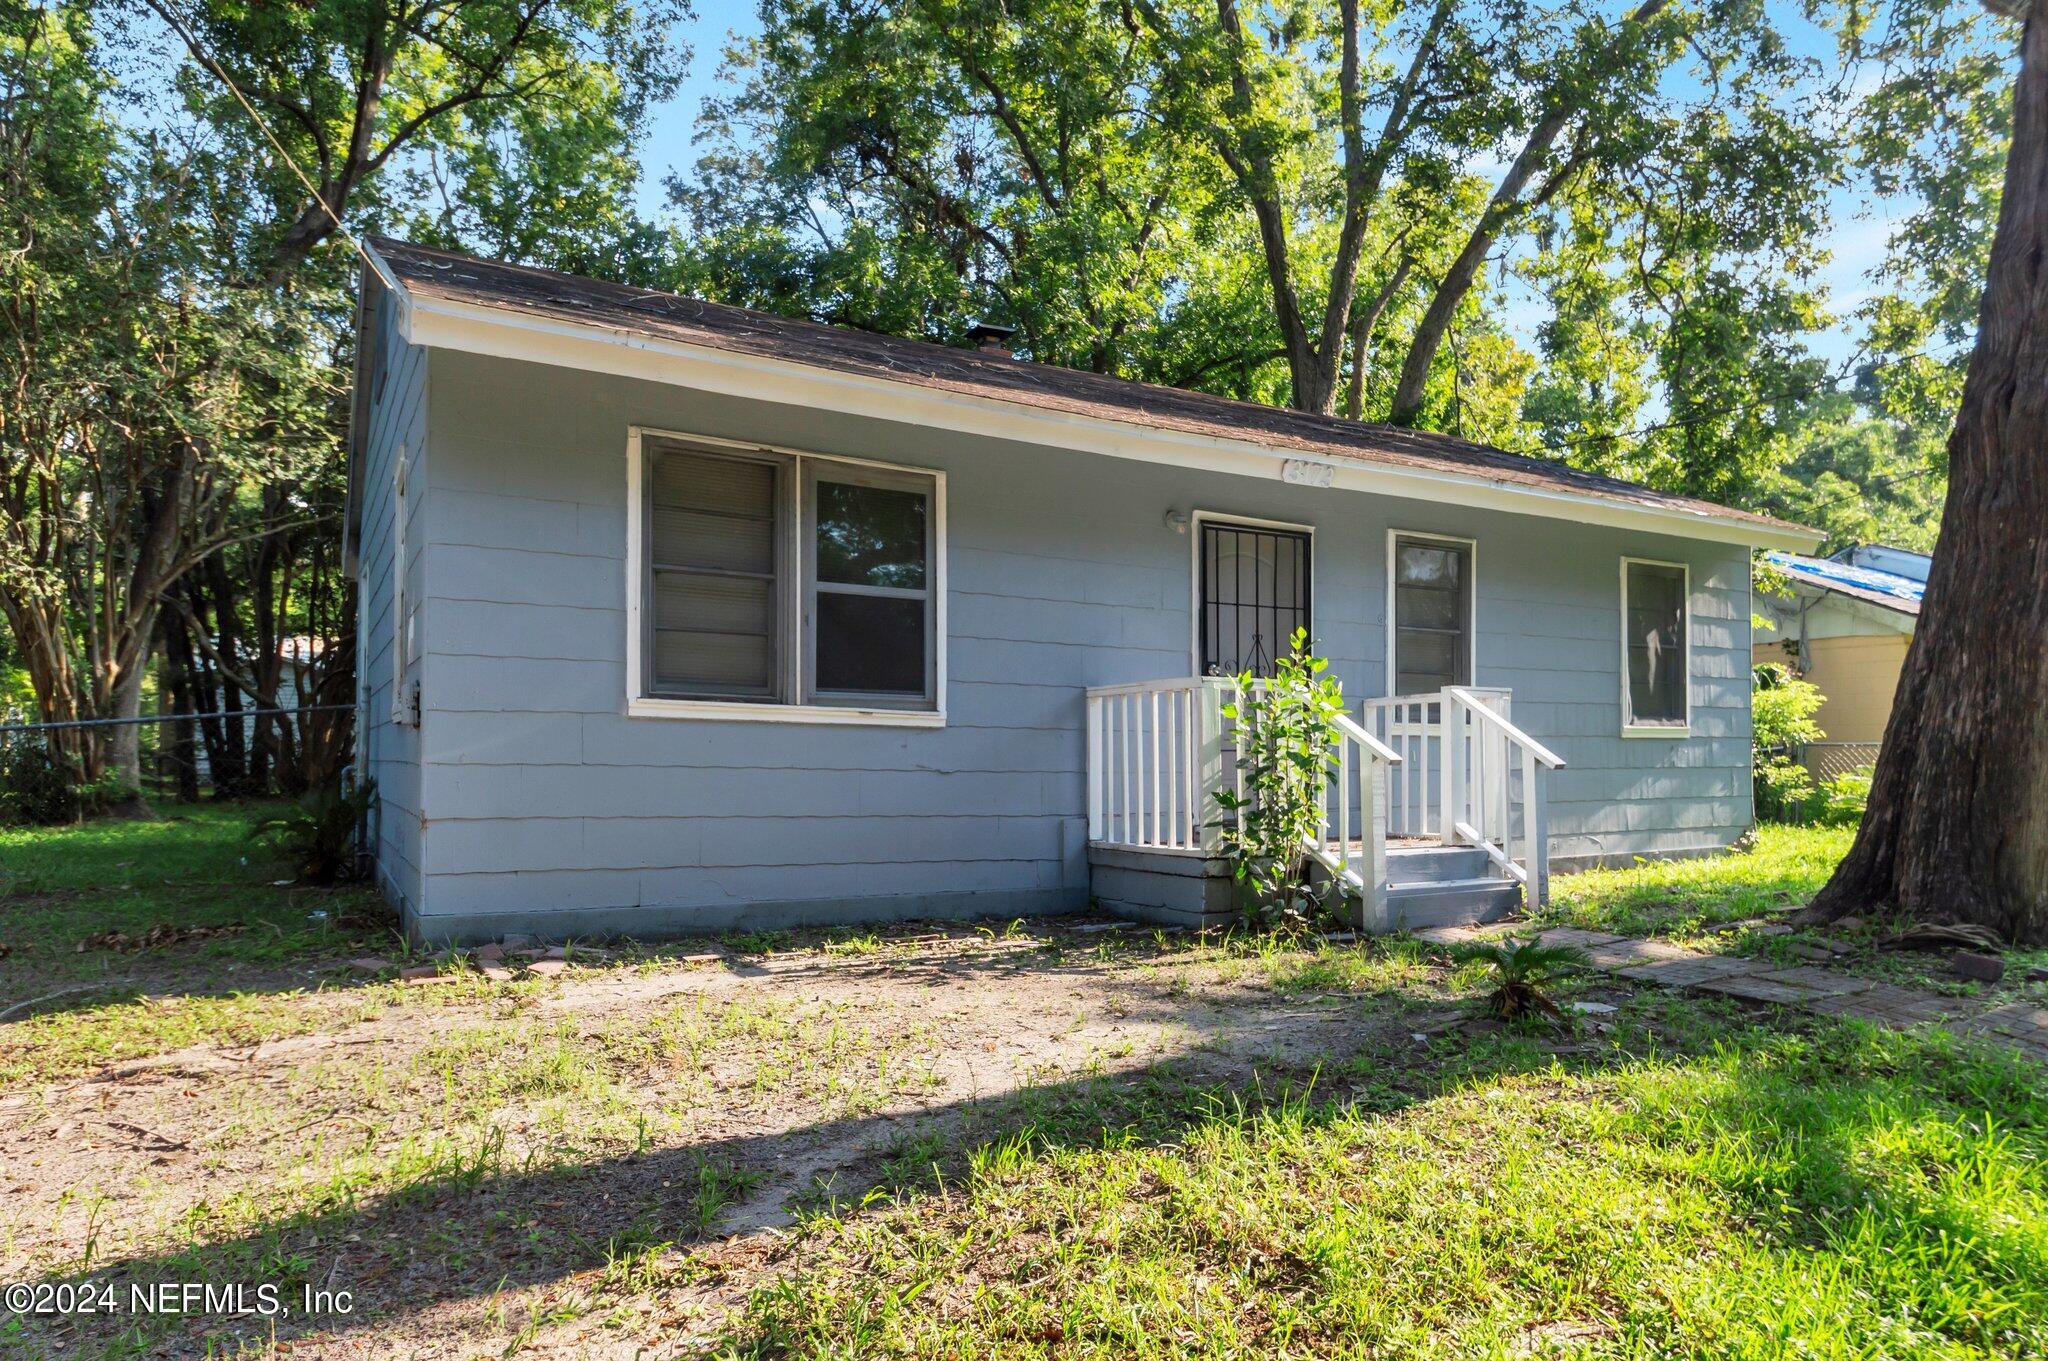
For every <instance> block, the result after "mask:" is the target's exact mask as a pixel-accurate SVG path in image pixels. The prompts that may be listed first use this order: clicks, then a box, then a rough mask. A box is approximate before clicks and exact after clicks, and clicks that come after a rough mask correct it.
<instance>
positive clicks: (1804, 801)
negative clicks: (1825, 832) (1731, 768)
mask: <svg viewBox="0 0 2048 1361" xmlns="http://www.w3.org/2000/svg"><path fill="white" fill-rule="evenodd" d="M1752 773H1753V775H1754V778H1755V781H1756V815H1757V817H1758V818H1759V819H1761V820H1762V821H1764V822H1784V823H1790V824H1792V825H1794V826H1800V825H1803V824H1805V823H1808V822H1811V821H1813V817H1812V809H1813V804H1814V801H1815V798H1816V795H1817V794H1818V792H1819V791H1818V790H1817V789H1816V788H1815V787H1814V783H1813V775H1812V773H1811V772H1810V771H1808V770H1807V768H1806V767H1805V766H1802V765H1800V764H1799V763H1798V762H1796V761H1788V760H1786V759H1785V758H1784V757H1782V756H1780V757H1775V758H1773V759H1771V760H1770V761H1768V762H1760V763H1759V764H1758V765H1757V767H1756V769H1755V771H1754V772H1752Z"/></svg>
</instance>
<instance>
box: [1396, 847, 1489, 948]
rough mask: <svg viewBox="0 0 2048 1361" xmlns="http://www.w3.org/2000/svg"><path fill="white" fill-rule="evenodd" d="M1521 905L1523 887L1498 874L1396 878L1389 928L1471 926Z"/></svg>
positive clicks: (1397, 929)
mask: <svg viewBox="0 0 2048 1361" xmlns="http://www.w3.org/2000/svg"><path fill="white" fill-rule="evenodd" d="M1480 858H1481V859H1482V860H1484V859H1485V857H1484V856H1483V855H1481V857H1480ZM1488 863H1489V867H1490V862H1488ZM1521 905H1522V886H1521V885H1520V884H1517V883H1516V882H1515V881H1514V880H1512V879H1505V878H1501V877H1500V876H1498V875H1491V874H1484V875H1472V876H1469V877H1464V878H1456V879H1448V878H1446V879H1422V880H1407V881H1403V880H1400V879H1395V880H1393V881H1392V882H1390V883H1389V884H1388V885H1387V926H1388V929H1390V930H1395V931H1400V930H1409V931H1419V930H1422V929H1424V928H1427V927H1432V926H1472V925H1476V924H1478V923H1481V922H1491V921H1499V920H1500V919H1501V918H1502V917H1508V916H1512V915H1514V913H1515V912H1516V910H1517V909H1519V908H1520V907H1521Z"/></svg>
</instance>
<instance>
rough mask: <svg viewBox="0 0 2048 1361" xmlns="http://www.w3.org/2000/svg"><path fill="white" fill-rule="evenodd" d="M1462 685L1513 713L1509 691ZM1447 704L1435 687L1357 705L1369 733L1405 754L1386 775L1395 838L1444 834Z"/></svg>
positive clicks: (1493, 706) (1501, 711)
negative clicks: (1445, 705) (1444, 744)
mask: <svg viewBox="0 0 2048 1361" xmlns="http://www.w3.org/2000/svg"><path fill="white" fill-rule="evenodd" d="M1463 688H1464V689H1466V690H1467V691H1469V692H1470V693H1472V694H1474V695H1477V696H1479V697H1481V699H1482V700H1484V702H1485V703H1486V705H1487V706H1488V707H1489V708H1491V709H1492V710H1493V711H1494V712H1495V713H1498V714H1499V715H1500V716H1501V717H1502V718H1510V717H1512V716H1513V705H1514V696H1513V694H1512V693H1511V692H1510V691H1507V690H1502V689H1488V688H1482V687H1479V686H1465V687H1463ZM1443 707H1444V697H1443V695H1442V693H1440V692H1438V691H1434V690H1432V691H1430V692H1429V693H1428V694H1420V695H1388V696H1386V697H1385V698H1382V699H1368V700H1366V701H1364V702H1363V703H1362V704H1361V705H1360V706H1359V717H1360V718H1361V719H1362V720H1363V724H1364V727H1365V729H1366V731H1367V732H1370V733H1371V734H1372V735H1373V736H1375V737H1377V738H1379V739H1380V740H1381V741H1382V742H1385V743H1386V744H1387V745H1388V746H1389V747H1391V748H1393V749H1394V751H1396V752H1397V753H1399V754H1400V756H1401V758H1402V761H1401V764H1400V766H1398V767H1396V768H1395V769H1394V770H1393V771H1392V772H1391V773H1390V774H1389V776H1388V779H1387V831H1388V833H1389V834H1390V835H1392V836H1407V837H1440V836H1442V835H1443V774H1444V754H1443V737H1444V723H1443Z"/></svg>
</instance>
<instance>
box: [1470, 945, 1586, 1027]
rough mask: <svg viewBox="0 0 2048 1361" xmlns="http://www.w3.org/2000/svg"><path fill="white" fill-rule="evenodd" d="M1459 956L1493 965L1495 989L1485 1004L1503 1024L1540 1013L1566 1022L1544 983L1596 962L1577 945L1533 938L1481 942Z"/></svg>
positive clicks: (1488, 1012) (1551, 981)
mask: <svg viewBox="0 0 2048 1361" xmlns="http://www.w3.org/2000/svg"><path fill="white" fill-rule="evenodd" d="M1458 954H1459V958H1461V959H1467V960H1478V961H1480V962H1482V963H1485V964H1490V965H1492V966H1493V975H1494V979H1493V981H1494V989H1493V991H1492V992H1490V993H1488V994H1487V995H1486V999H1485V1001H1484V1002H1483V1003H1482V1005H1483V1006H1484V1007H1485V1008H1486V1013H1487V1015H1489V1016H1492V1017H1494V1018H1496V1019H1497V1020H1502V1021H1519V1020H1523V1019H1525V1018H1527V1017H1530V1016H1535V1015H1537V1014H1538V1013H1541V1014H1542V1015H1545V1016H1548V1017H1550V1018H1551V1019H1552V1020H1555V1021H1561V1020H1563V1019H1564V1013H1563V1012H1562V1011H1560V1010H1558V1007H1557V1003H1555V1002H1553V1001H1551V1000H1550V997H1549V996H1548V995H1547V994H1546V993H1545V992H1544V991H1543V986H1544V984H1546V983H1553V982H1555V981H1556V980H1557V979H1559V978H1562V977H1563V976H1564V975H1566V974H1568V973H1571V972H1572V971H1573V970H1575V969H1583V968H1585V967H1586V966H1587V965H1588V964H1591V963H1592V962H1593V959H1592V956H1590V955H1588V954H1587V953H1586V952H1585V951H1584V950H1582V949H1580V948H1579V947H1578V946H1576V945H1545V944H1543V942H1542V940H1541V939H1540V938H1538V937H1536V936H1533V935H1531V936H1523V937H1514V936H1509V937H1505V938H1503V939H1501V940H1497V941H1480V942H1478V943H1476V944H1472V945H1467V946H1465V947H1464V948H1463V949H1462V950H1460V951H1459V952H1458Z"/></svg>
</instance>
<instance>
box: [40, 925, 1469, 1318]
mask: <svg viewBox="0 0 2048 1361" xmlns="http://www.w3.org/2000/svg"><path fill="white" fill-rule="evenodd" d="M738 944H739V948H730V947H723V946H721V947H707V946H705V945H701V944H700V945H697V946H693V947H686V948H683V949H680V950H677V951H670V952H667V953H665V954H662V955H656V956H653V957H648V958H623V957H614V956H590V955H584V956H581V957H580V958H581V960H582V962H581V963H577V962H574V961H576V960H577V959H578V958H579V957H578V956H576V955H575V953H574V952H573V951H572V954H571V959H572V963H571V965H570V967H568V968H567V969H566V970H565V971H563V972H561V973H560V974H559V975H558V976H555V977H550V978H535V977H531V976H526V975H522V976H520V977H518V978H516V979H514V980H512V981H507V982H497V983H493V982H489V981H487V980H484V979H483V978H481V977H480V976H477V975H471V976H469V977H465V978H462V979H459V980H457V981H454V982H443V983H435V984H406V983H398V982H389V981H377V982H366V983H361V984H353V983H351V982H350V981H348V980H347V979H346V977H335V976H334V973H333V971H331V970H330V971H328V972H327V973H326V974H325V975H323V976H322V980H321V981H322V986H319V987H318V988H317V989H315V990H310V991H307V990H303V989H304V988H305V979H304V977H303V974H301V975H300V977H298V978H296V979H294V978H291V977H289V976H287V975H285V974H277V975H274V976H271V977H268V978H265V977H262V976H260V975H259V976H256V977H251V978H249V979H248V980H246V981H245V982H244V983H243V984H242V985H241V986H242V987H244V988H245V989H251V991H249V992H247V993H245V994H243V995H244V996H253V997H258V998H261V997H263V990H264V989H265V988H266V987H267V988H273V989H282V988H285V987H291V989H292V991H291V992H290V993H289V994H288V995H284V996H283V1000H284V1001H285V1002H286V1003H287V1004H288V1005H289V1006H290V1007H291V1008H292V1011H293V1014H292V1016H291V1024H290V1025H288V1026H283V1027H280V1028H281V1029H285V1030H289V1031H295V1032H298V1033H287V1034H283V1035H282V1036H281V1037H279V1038H274V1039H268V1040H263V1041H260V1042H257V1043H253V1044H248V1045H241V1046H226V1047H223V1046H220V1045H217V1044H198V1045H192V1046H187V1047H182V1048H178V1049H175V1050H172V1051H170V1052H165V1053H158V1054H152V1055H148V1056H145V1057H140V1058H134V1059H129V1060H127V1061H122V1062H116V1063H113V1064H111V1065H108V1066H105V1067H101V1068H98V1069H95V1070H89V1071H85V1072H81V1073H79V1074H77V1075H75V1076H72V1077H70V1078H68V1079H67V1080H63V1081H58V1082H44V1083H29V1084H23V1085H18V1086H16V1088H15V1089H14V1090H12V1091H9V1092H7V1093H6V1094H5V1095H4V1096H0V1167H4V1168H5V1169H6V1176H7V1180H6V1187H5V1190H6V1198H5V1202H4V1210H0V1215H4V1225H5V1240H4V1241H5V1251H4V1262H0V1277H4V1279H6V1280H9V1281H16V1280H31V1281H34V1280H41V1281H46V1282H78V1281H88V1280H89V1281H95V1282H105V1281H108V1280H112V1281H115V1282H117V1283H119V1284H120V1288H121V1291H122V1292H123V1297H122V1299H121V1301H120V1304H121V1306H122V1307H119V1308H116V1309H114V1310H112V1311H110V1312H106V1313H100V1314H91V1315H73V1316H71V1317H68V1318H43V1319H38V1320H35V1321H34V1322H32V1323H31V1324H30V1326H29V1328H28V1329H27V1335H26V1337H25V1338H23V1339H22V1340H23V1341H24V1343H26V1345H27V1346H28V1348H29V1350H30V1352H31V1354H35V1353H36V1352H39V1351H40V1352H42V1353H44V1354H48V1355H52V1356H57V1355H64V1356H77V1355H90V1354H95V1353H98V1352H100V1351H102V1350H106V1351H111V1352H113V1353H115V1354H119V1353H122V1352H124V1351H126V1350H127V1349H128V1348H129V1347H136V1346H139V1348H140V1349H141V1350H143V1351H145V1352H147V1353H149V1354H164V1355H173V1354H194V1355H197V1354H203V1353H204V1352H205V1350H206V1348H207V1347H208V1346H212V1347H214V1348H216V1349H218V1348H219V1347H221V1346H222V1345H226V1346H227V1348H228V1350H229V1351H230V1352H231V1353H232V1352H233V1351H234V1350H235V1348H237V1347H243V1346H247V1347H256V1348H264V1347H267V1346H268V1345H269V1344H270V1342H271V1341H272V1340H273V1338H275V1339H277V1340H278V1341H279V1342H280V1343H283V1342H287V1341H290V1340H293V1339H296V1340H297V1344H296V1348H295V1352H294V1354H299V1355H306V1354H317V1355H321V1356H353V1355H361V1356H376V1357H389V1356H394V1355H405V1356H415V1355H416V1356H469V1355H473V1354H490V1355H500V1354H505V1353H507V1351H508V1349H510V1350H511V1351H513V1352H516V1353H517V1354H520V1355H536V1356H554V1355H560V1356H576V1357H583V1356H590V1357H599V1356H621V1357H631V1356H636V1355H669V1354H673V1353H676V1352H681V1351H687V1350H688V1349H689V1347H690V1346H691V1345H692V1339H693V1338H701V1337H704V1336H706V1335H708V1334H709V1333H710V1332H712V1331H713V1330H715V1329H716V1327H717V1325H718V1324H719V1321H720V1319H721V1316H722V1313H723V1311H724V1310H725V1309H726V1308H727V1307H728V1306H730V1305H731V1304H732V1303H734V1302H735V1301H737V1300H738V1299H739V1298H740V1297H741V1295H742V1294H743V1293H744V1291H745V1289H746V1288H747V1287H748V1286H749V1285H750V1284H751V1283H752V1282H753V1281H754V1280H755V1278H756V1276H757V1275H758V1273H759V1270H760V1269H761V1267H762V1264H763V1263H764V1261H765V1260H767V1259H769V1258H771V1257H772V1256H773V1255H774V1253H775V1250H776V1247H775V1245H776V1243H777V1241H778V1234H779V1232H780V1231H781V1230H783V1229H785V1228H786V1227H787V1226H788V1225H790V1223H791V1222H792V1219H793V1217H794V1216H796V1215H799V1214H802V1213H805V1212H806V1211H809V1210H819V1209H829V1208H834V1207H843V1206H845V1205H847V1204H849V1203H858V1202H859V1201H860V1199H861V1198H862V1197H863V1196H869V1195H874V1194H887V1193H889V1192H891V1191H894V1190H900V1189H904V1188H908V1187H912V1186H919V1187H932V1186H938V1185H942V1184H943V1180H944V1178H945V1177H946V1176H947V1175H948V1174H949V1173H953V1172H956V1171H957V1170H958V1168H957V1166H956V1164H957V1163H958V1161H959V1159H960V1157H961V1154H960V1152H959V1151H960V1150H964V1149H969V1148H980V1147H986V1146H989V1145H991V1144H999V1143H1000V1142H1001V1141H1002V1140H1003V1139H1005V1138H1007V1137H1012V1136H1014V1135H1015V1134H1016V1133H1018V1132H1019V1131H1027V1130H1028V1131H1035V1132H1038V1133H1041V1134H1043V1133H1045V1132H1048V1131H1052V1132H1056V1133H1057V1134H1058V1135H1059V1137H1061V1138H1066V1139H1073V1138H1079V1139H1084V1140H1085V1139H1088V1138H1091V1137H1100V1133H1101V1131H1103V1130H1106V1129H1124V1128H1129V1127H1132V1126H1133V1125H1134V1124H1135V1125H1138V1126H1142V1125H1143V1124H1144V1123H1145V1121H1146V1119H1147V1118H1148V1117H1151V1116H1156V1117H1157V1118H1158V1119H1160V1120H1164V1121H1169V1122H1170V1121H1172V1120H1173V1119H1175V1118H1177V1117H1178V1113H1179V1112H1180V1110H1181V1108H1182V1106H1183V1105H1184V1104H1185V1102H1186V1101H1189V1100H1194V1099H1196V1098H1197V1097H1200V1096H1201V1095H1202V1094H1205V1093H1209V1092H1214V1091H1235V1090H1239V1089H1242V1088H1245V1087H1252V1088H1254V1089H1258V1088H1270V1089H1274V1090H1278V1089H1280V1088H1284V1087H1289V1086H1292V1087H1294V1088H1296V1089H1299V1088H1302V1087H1305V1086H1307V1085H1309V1084H1311V1083H1313V1082H1318V1081H1322V1082H1331V1081H1338V1080H1341V1079H1340V1078H1338V1077H1336V1076H1334V1075H1331V1074H1329V1073H1327V1072H1326V1073H1324V1074H1321V1075H1319V1073H1318V1069H1319V1068H1323V1069H1328V1068H1329V1066H1330V1065H1332V1064H1339V1065H1341V1064H1342V1062H1343V1061H1345V1060H1346V1059H1351V1058H1355V1057H1356V1056H1358V1055H1360V1054H1361V1053H1365V1052H1370V1051H1372V1050H1374V1049H1376V1048H1380V1047H1383V1046H1387V1045H1392V1044H1397V1043H1400V1042H1403V1041H1408V1042H1412V1040H1410V1038H1409V1037H1410V1034H1411V1032H1412V1031H1414V1030H1415V1028H1416V1027H1417V1026H1418V1025H1424V1024H1428V1023H1429V1022H1430V1019H1431V1018H1430V1017H1429V1016H1428V1015H1426V1014H1424V1013H1426V1012H1428V1011H1429V1009H1430V1008H1431V1006H1432V1005H1433V1004H1434V1003H1437V1002H1441V1001H1442V1000H1443V999H1444V997H1445V996H1446V995H1447V994H1445V993H1444V991H1443V990H1442V988H1441V987H1440V986H1439V982H1440V980H1439V979H1438V977H1437V976H1438V975H1439V974H1440V973H1441V972H1442V971H1441V970H1437V969H1432V968H1430V967H1429V966H1427V965H1425V964H1424V963H1422V962H1420V960H1419V958H1416V957H1409V956H1404V955H1398V954H1396V955H1377V956H1374V957H1372V958H1371V959H1370V960H1368V959H1367V958H1366V957H1365V956H1362V955H1359V954H1358V953H1357V952H1355V951H1352V952H1348V953H1345V952H1341V951H1340V950H1329V949H1327V948H1326V949H1325V951H1324V954H1325V955H1326V956H1328V957H1327V958H1324V959H1321V960H1318V958H1317V957H1316V955H1315V954H1314V953H1313V952H1307V953H1304V952H1300V951H1292V950H1272V949H1268V950H1265V951H1263V952H1262V951H1247V950H1243V949H1232V948H1227V947H1219V946H1216V945H1213V944H1211V945H1200V944H1197V943H1195V942H1193V941H1192V940H1191V939H1189V938H1186V937H1169V936H1152V935H1147V934H1145V933H1142V932H1140V931H1137V930H1135V929H1132V930H1122V929H1103V928H1102V926H1101V924H1070V923H1055V924H1052V925H1050V926H1047V927H1043V928H1039V929H1034V930H1032V931H1029V932H1025V931H1022V930H1014V931H1013V932H1011V933H994V932H990V931H986V930H983V931H974V930H971V929H964V928H963V929H959V930H924V931H918V932H901V933H895V934H887V935H879V934H876V935H863V936H858V937H847V936H840V937H838V938H818V939H816V940H814V941H811V942H808V943H796V942H787V943H785V942H770V944H771V945H781V946H782V947H783V948H768V949H753V950H750V949H747V948H745V947H746V946H747V945H748V944H750V942H746V941H741V942H739V943H738ZM1361 987H1363V988H1365V989H1367V990H1368V991H1372V990H1376V989H1379V988H1381V987H1384V988H1386V989H1389V990H1390V991H1388V992H1387V995H1386V996H1385V997H1384V998H1383V999H1382V1000H1381V1001H1380V1002H1378V1003H1372V1004H1362V998H1361V994H1360V993H1359V991H1358V989H1360V988H1361ZM278 995H279V994H273V997H276V996H278ZM138 997H139V1000H137V1001H135V1002H133V1003H131V1004H129V1006H128V1007H124V1008H122V1010H123V1011H126V1010H129V1009H139V1010H140V1011H141V1012H143V1013H145V1014H147V1013H148V1012H149V1011H150V1010H152V1009H173V1010H174V1009H177V1008H179V1007H181V1006H185V1005H188V1004H189V1003H188V1002H187V1001H186V1000H185V999H181V998H179V997H177V996H175V995H157V996H152V995H151V994H150V992H149V991H148V990H147V989H146V988H145V989H143V990H142V991H141V992H140V993H139V994H138ZM1445 1014H1450V1013H1448V1012H1447V1013H1445ZM44 1019H45V1021H46V1022H47V1021H49V1020H51V1019H52V1018H44ZM57 1019H61V1018H57ZM103 1020H104V1023H107V1024H113V1025H119V1024H122V1023H124V1022H125V1021H126V1020H127V1018H126V1017H124V1016H116V1017H113V1018H103ZM188 1280H192V1281H207V1282H215V1283H237V1282H239V1283H244V1284H247V1285H248V1286H250V1287H251V1288H252V1289H253V1287H255V1286H256V1285H258V1284H260V1283H263V1282H283V1283H286V1287H287V1288H286V1290H285V1298H286V1302H287V1304H289V1303H291V1302H296V1301H297V1300H298V1299H300V1298H301V1297H302V1291H303V1287H304V1286H305V1285H308V1284H310V1285H312V1286H314V1287H318V1288H322V1289H327V1290H332V1291H340V1290H347V1291H349V1292H350V1300H349V1305H350V1312H349V1313H348V1314H346V1315H342V1314H339V1313H338V1312H328V1313H326V1314H325V1315H324V1316H318V1317H307V1316H302V1314H301V1312H300V1311H298V1310H294V1311H293V1312H292V1313H291V1314H290V1315H288V1316H278V1317H263V1316H262V1315H261V1314H260V1313H259V1314H257V1315H255V1316H250V1317H244V1318H240V1319H223V1318H221V1317H219V1316H218V1315H213V1314H207V1315H203V1316H194V1317H190V1318H188V1319H184V1320H177V1319H166V1318H164V1317H162V1316H160V1315H159V1316H156V1317H152V1318H137V1317H135V1316H134V1315H133V1314H132V1312H131V1311H130V1310H129V1309H128V1308H127V1307H126V1305H127V1303H128V1301H127V1298H126V1295H125V1292H126V1289H127V1286H128V1284H129V1283H131V1282H134V1281H170V1282H184V1281H188Z"/></svg>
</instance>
